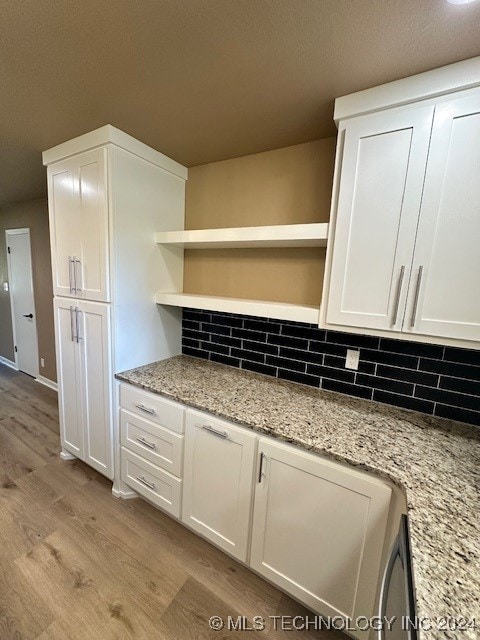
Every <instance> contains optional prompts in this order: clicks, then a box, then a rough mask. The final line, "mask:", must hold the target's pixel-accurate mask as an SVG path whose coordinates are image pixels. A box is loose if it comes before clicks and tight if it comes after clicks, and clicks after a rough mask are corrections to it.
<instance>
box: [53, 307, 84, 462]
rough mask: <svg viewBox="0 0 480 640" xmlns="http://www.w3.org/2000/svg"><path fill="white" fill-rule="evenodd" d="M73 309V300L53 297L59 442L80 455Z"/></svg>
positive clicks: (81, 434) (76, 356) (79, 456)
mask: <svg viewBox="0 0 480 640" xmlns="http://www.w3.org/2000/svg"><path fill="white" fill-rule="evenodd" d="M75 310H76V303H75V302H74V301H73V300H67V299H61V298H56V299H55V301H54V311H55V342H56V350H57V370H58V404H59V413H60V435H61V439H62V446H63V447H64V449H66V450H67V451H69V452H70V453H72V454H73V455H74V456H76V457H77V458H80V459H83V424H82V410H81V407H82V388H81V385H80V380H79V372H78V369H79V358H78V348H77V338H76V336H77V333H76V312H75Z"/></svg>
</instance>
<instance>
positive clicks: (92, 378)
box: [43, 125, 187, 479]
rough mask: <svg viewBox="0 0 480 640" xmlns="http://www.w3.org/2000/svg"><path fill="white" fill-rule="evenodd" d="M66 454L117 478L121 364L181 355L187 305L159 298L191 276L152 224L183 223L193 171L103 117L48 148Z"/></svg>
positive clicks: (165, 227)
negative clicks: (167, 304)
mask: <svg viewBox="0 0 480 640" xmlns="http://www.w3.org/2000/svg"><path fill="white" fill-rule="evenodd" d="M43 163H44V165H46V166H47V167H48V170H47V173H48V207H49V217H50V240H51V251H52V270H53V287H54V311H55V341H56V352H57V369H58V391H59V408H60V433H61V442H62V453H61V455H62V457H63V458H64V459H69V458H72V457H76V458H79V459H81V460H83V461H84V462H86V463H87V464H89V465H90V466H92V467H93V468H94V469H96V470H97V471H99V472H100V473H102V474H103V475H105V476H107V477H108V478H110V479H113V477H114V468H115V467H116V466H117V465H118V464H119V461H118V460H116V461H115V460H114V457H115V456H116V455H117V452H116V450H117V449H118V447H114V443H115V442H116V441H117V440H118V416H117V413H118V412H117V411H116V409H115V407H117V406H118V398H117V395H118V385H117V383H116V382H115V379H114V374H115V373H116V372H118V371H121V370H126V369H130V368H133V367H137V366H141V365H143V364H147V363H149V362H152V361H154V360H160V359H163V358H168V357H170V356H173V355H177V354H179V353H180V352H181V311H180V309H166V308H164V307H161V306H158V305H156V304H155V294H156V292H157V289H158V285H159V282H162V281H163V282H162V284H163V285H164V287H165V288H166V289H168V287H169V286H171V287H172V290H174V289H175V287H176V286H178V284H179V283H177V282H176V281H174V280H176V279H178V278H181V277H182V275H183V274H182V271H181V267H180V265H179V258H178V256H177V255H176V253H175V252H174V251H172V252H171V253H167V252H162V253H161V252H160V251H159V250H158V247H157V245H156V243H155V233H156V232H158V231H169V230H171V229H177V228H183V224H184V211H185V182H186V179H187V169H186V168H185V167H183V166H181V165H180V164H178V163H177V162H175V161H173V160H171V159H170V158H167V157H166V156H164V155H163V154H161V153H159V152H157V151H155V150H153V149H151V148H150V147H148V146H147V145H145V144H143V143H141V142H139V141H138V140H136V139H134V138H132V137H131V136H129V135H127V134H125V133H123V132H122V131H120V130H118V129H116V128H114V127H112V126H110V125H106V126H104V127H101V128H100V129H96V130H95V131H92V132H90V133H87V134H85V135H83V136H80V137H78V138H75V139H74V140H70V141H69V142H65V143H63V144H60V145H58V146H56V147H53V148H52V149H49V150H48V151H45V152H44V153H43Z"/></svg>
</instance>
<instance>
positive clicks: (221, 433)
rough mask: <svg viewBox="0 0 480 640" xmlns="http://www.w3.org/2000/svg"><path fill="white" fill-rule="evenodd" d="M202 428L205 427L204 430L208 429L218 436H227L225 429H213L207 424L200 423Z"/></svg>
mask: <svg viewBox="0 0 480 640" xmlns="http://www.w3.org/2000/svg"><path fill="white" fill-rule="evenodd" d="M197 426H198V425H197ZM202 429H205V431H209V432H210V433H213V435H214V436H218V437H219V438H225V439H226V438H228V433H227V432H226V431H218V430H217V429H214V428H213V427H211V426H210V425H208V424H202Z"/></svg>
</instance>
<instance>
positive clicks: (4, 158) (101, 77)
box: [0, 0, 480, 204]
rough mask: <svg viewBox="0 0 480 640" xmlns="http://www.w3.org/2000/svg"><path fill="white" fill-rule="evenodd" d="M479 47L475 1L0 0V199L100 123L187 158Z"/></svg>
mask: <svg viewBox="0 0 480 640" xmlns="http://www.w3.org/2000/svg"><path fill="white" fill-rule="evenodd" d="M479 54H480V1H479V2H477V3H475V4H473V5H463V6H458V5H457V6H455V5H451V4H447V2H446V0H102V1H101V2H99V1H98V0H82V1H81V2H71V1H67V0H63V2H62V1H58V0H57V1H56V0H35V1H34V2H33V1H30V2H25V1H23V2H22V1H21V2H19V0H2V8H1V18H0V204H3V203H7V202H14V201H20V200H26V199H30V198H35V197H41V196H43V195H44V194H45V170H44V168H43V167H42V164H41V151H42V150H43V149H47V148H49V147H51V146H53V145H56V144H58V143H60V142H63V141H65V140H68V139H70V138H72V137H74V136H77V135H80V134H82V133H85V132H87V131H89V130H91V129H94V128H96V127H99V126H102V125H104V124H107V123H110V124H113V125H114V126H116V127H118V128H120V129H123V130H124V131H126V132H127V133H130V134H131V135H133V136H135V137H137V138H139V139H140V140H142V141H144V142H146V143H147V144H149V145H151V146H152V147H154V148H156V149H158V150H160V151H162V152H163V153H165V154H167V155H169V156H171V157H172V158H174V159H175V160H178V161H179V162H181V163H183V164H185V165H187V166H193V165H197V164H203V163H207V162H212V161H216V160H222V159H225V158H231V157H235V156H240V155H245V154H249V153H255V152H259V151H264V150H267V149H274V148H278V147H282V146H286V145H291V144H296V143H300V142H305V141H308V140H314V139H318V138H322V137H327V136H332V135H334V133H335V127H334V125H333V122H332V113H333V99H334V98H335V97H336V96H340V95H344V94H347V93H351V92H353V91H358V90H360V89H365V88H367V87H371V86H375V85H377V84H381V83H383V82H388V81H390V80H395V79H397V78H402V77H404V76H408V75H411V74H414V73H418V72H421V71H425V70H428V69H432V68H434V67H437V66H441V65H444V64H448V63H451V62H456V61H458V60H462V59H465V58H469V57H472V56H475V55H479Z"/></svg>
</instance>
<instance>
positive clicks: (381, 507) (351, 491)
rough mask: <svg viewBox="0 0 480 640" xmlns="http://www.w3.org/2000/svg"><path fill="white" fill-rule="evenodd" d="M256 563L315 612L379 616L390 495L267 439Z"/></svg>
mask: <svg viewBox="0 0 480 640" xmlns="http://www.w3.org/2000/svg"><path fill="white" fill-rule="evenodd" d="M258 451H259V458H260V460H261V461H260V469H259V475H258V479H257V480H258V481H257V484H256V491H255V503H254V519H253V528H252V545H251V559H250V563H251V566H252V567H253V569H255V570H256V571H258V572H259V573H260V574H262V575H263V576H265V577H266V578H267V579H268V580H270V581H271V582H273V583H274V584H276V585H278V586H279V587H280V588H282V589H284V590H285V591H287V592H288V593H290V594H291V595H293V597H295V598H297V599H298V600H300V601H301V602H303V603H304V604H306V605H307V606H308V607H310V608H311V609H313V610H314V611H316V612H318V613H320V614H324V615H330V616H336V615H340V616H343V617H351V618H355V616H358V615H364V616H367V617H369V616H371V615H373V607H374V600H375V593H376V589H377V583H378V578H379V573H380V562H381V556H382V549H383V544H384V539H385V532H386V526H387V519H388V512H389V504H390V498H391V489H390V488H389V487H388V486H386V485H384V484H383V483H381V482H379V481H378V480H376V479H373V478H372V479H370V478H368V477H367V476H365V475H363V474H359V473H358V472H356V471H354V470H350V469H348V468H347V467H345V468H342V467H341V466H340V465H339V464H338V463H333V462H330V461H328V460H325V459H323V458H319V457H317V456H313V455H311V454H308V453H304V452H302V451H298V450H295V449H294V448H293V447H290V446H288V445H284V444H279V443H276V442H272V441H271V440H267V439H264V438H262V439H261V440H260V442H259V448H258Z"/></svg>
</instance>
